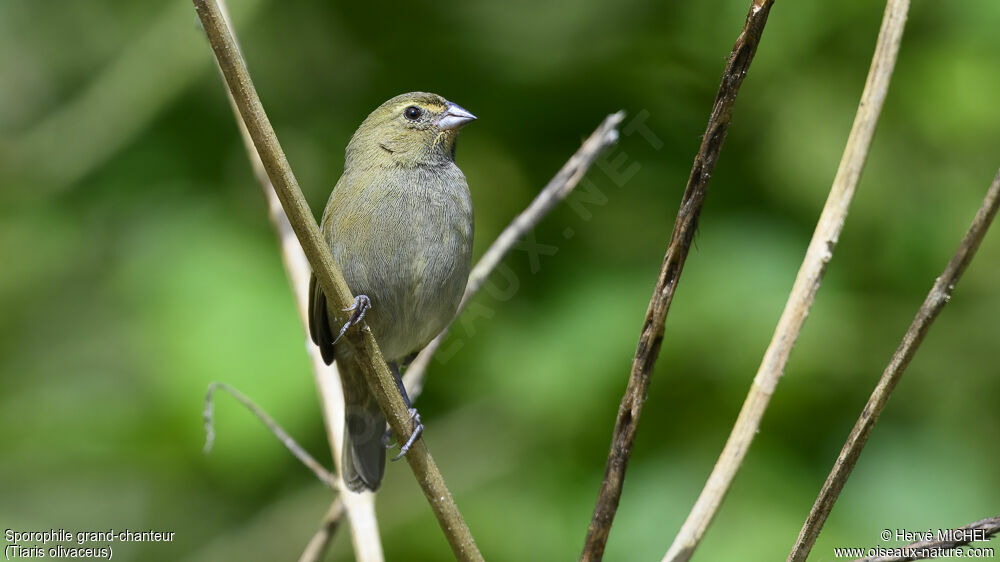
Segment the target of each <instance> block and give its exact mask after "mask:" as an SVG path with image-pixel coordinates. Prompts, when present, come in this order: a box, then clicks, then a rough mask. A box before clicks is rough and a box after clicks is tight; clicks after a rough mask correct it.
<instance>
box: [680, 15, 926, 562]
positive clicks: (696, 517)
mask: <svg viewBox="0 0 1000 562" xmlns="http://www.w3.org/2000/svg"><path fill="white" fill-rule="evenodd" d="M908 9H909V0H889V1H888V3H887V4H886V9H885V15H884V17H883V19H882V27H881V29H880V31H879V35H878V40H877V42H876V45H875V54H874V56H873V58H872V64H871V68H870V70H869V72H868V79H867V81H866V82H865V88H864V91H863V92H862V94H861V102H860V103H859V104H858V111H857V114H856V116H855V118H854V125H853V126H852V127H851V133H850V135H849V136H848V139H847V146H846V147H845V148H844V153H843V156H842V157H841V160H840V167H839V168H838V169H837V175H836V177H835V178H834V180H833V186H832V187H831V189H830V194H829V196H828V198H827V201H826V205H825V206H824V207H823V212H822V214H821V215H820V218H819V222H818V223H817V225H816V230H815V232H814V233H813V237H812V241H810V243H809V248H808V250H806V255H805V258H804V259H803V261H802V265H801V266H800V268H799V272H798V275H797V276H796V278H795V284H794V285H793V286H792V292H791V294H790V295H789V297H788V302H786V303H785V309H784V312H782V314H781V318H780V319H779V320H778V325H777V327H776V328H775V331H774V336H773V337H772V338H771V343H770V344H769V345H768V347H767V351H765V352H764V358H763V360H762V361H761V364H760V368H759V369H758V370H757V374H756V376H755V377H754V381H753V384H752V385H751V387H750V392H749V393H748V394H747V398H746V401H745V402H744V403H743V408H742V409H741V410H740V414H739V417H737V419H736V423H735V425H734V426H733V429H732V432H731V433H730V435H729V439H728V440H727V441H726V445H725V447H724V448H723V450H722V454H721V455H720V456H719V460H718V461H717V462H716V464H715V468H713V469H712V473H711V475H710V476H709V477H708V482H707V483H706V484H705V487H704V489H702V491H701V495H699V497H698V500H697V502H695V505H694V507H693V508H692V510H691V512H690V513H689V514H688V517H687V520H686V521H685V522H684V525H683V526H682V527H681V530H680V532H679V533H678V534H677V537H676V538H675V539H674V542H673V544H672V545H671V546H670V548H669V549H668V550H667V553H666V555H665V556H664V558H663V560H664V562H679V561H686V560H689V559H690V558H691V555H692V553H694V550H695V548H697V546H698V543H699V542H701V538H702V537H703V536H704V534H705V530H706V529H708V526H709V524H711V522H712V518H713V517H715V514H716V512H717V511H718V509H719V506H720V505H721V504H722V500H723V498H724V497H725V495H726V492H727V491H728V490H729V486H730V484H732V481H733V478H734V477H735V476H736V472H737V471H738V470H739V468H740V465H741V464H742V462H743V458H744V457H745V455H746V453H747V451H748V450H749V448H750V443H751V442H752V441H753V438H754V436H755V435H756V433H757V431H758V430H759V429H760V420H761V418H762V417H763V416H764V411H765V410H766V409H767V405H768V403H769V402H770V400H771V396H772V394H773V393H774V390H775V388H776V387H777V385H778V381H779V380H780V379H781V375H782V374H783V373H784V370H785V365H786V363H787V362H788V356H789V354H790V353H791V350H792V346H793V345H794V344H795V340H796V338H798V335H799V331H800V330H801V329H802V324H803V323H804V322H805V319H806V315H807V314H808V312H809V309H810V307H811V306H812V303H813V299H814V298H815V296H816V291H817V290H818V289H819V285H820V282H821V281H822V279H823V274H824V273H825V272H826V266H827V264H828V263H829V261H830V259H831V258H832V257H833V250H834V248H835V247H836V245H837V239H838V237H839V236H840V231H841V229H842V228H843V225H844V220H845V219H846V218H847V211H848V207H849V206H850V202H851V199H852V197H853V196H854V191H855V188H856V187H857V184H858V179H859V178H860V177H861V170H862V169H863V168H864V164H865V160H866V158H867V156H868V148H869V146H870V145H871V141H872V137H873V135H874V134H875V126H876V124H877V123H878V117H879V113H880V112H881V110H882V103H883V102H884V101H885V96H886V92H887V91H888V89H889V81H890V78H891V76H892V70H893V68H894V67H895V64H896V55H897V54H898V52H899V43H900V40H901V39H902V36H903V27H904V23H905V22H906V13H907V10H908Z"/></svg>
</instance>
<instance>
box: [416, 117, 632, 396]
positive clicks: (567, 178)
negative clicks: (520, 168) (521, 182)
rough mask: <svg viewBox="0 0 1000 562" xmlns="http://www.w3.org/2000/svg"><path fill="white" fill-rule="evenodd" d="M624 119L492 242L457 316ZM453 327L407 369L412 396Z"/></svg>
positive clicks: (608, 127)
mask: <svg viewBox="0 0 1000 562" xmlns="http://www.w3.org/2000/svg"><path fill="white" fill-rule="evenodd" d="M623 119H625V112H624V111H619V112H617V113H612V114H611V115H608V116H607V117H605V118H604V121H602V122H601V124H600V125H598V127H597V129H595V130H594V132H593V133H591V134H590V136H589V137H587V140H585V141H584V142H583V145H582V146H581V147H580V148H579V150H577V151H576V153H575V154H573V156H571V157H570V159H569V160H568V161H566V163H565V164H564V165H563V167H562V168H561V169H560V170H559V172H558V173H556V175H555V177H553V178H552V179H551V180H549V183H548V184H546V185H545V187H544V188H542V190H541V191H540V192H539V193H538V195H536V196H535V199H534V200H533V201H532V202H531V204H530V205H528V207H527V208H526V209H525V210H523V211H521V214H519V215H517V217H515V218H514V220H513V221H511V223H510V224H509V225H507V228H505V229H504V230H503V232H501V233H500V236H498V237H497V239H496V240H494V241H493V244H491V245H490V247H489V249H488V250H486V253H485V254H483V257H481V258H479V261H478V262H477V263H476V266H475V267H474V268H472V271H471V272H470V273H469V283H468V284H467V285H466V287H465V294H464V295H462V302H461V303H460V304H459V305H458V311H457V312H456V313H455V318H457V317H458V315H459V314H461V313H462V310H464V309H465V305H467V304H468V303H469V300H471V299H472V297H473V296H474V295H475V294H476V293H477V292H478V291H479V289H480V288H481V287H482V286H483V283H485V282H486V279H487V278H488V277H489V275H490V273H492V272H493V270H494V269H496V267H497V265H499V264H500V260H502V259H503V257H504V256H505V255H507V252H509V251H510V250H511V248H513V247H514V245H515V244H516V243H517V241H518V240H519V239H520V238H521V237H522V236H524V235H525V233H527V232H528V231H530V230H531V229H532V228H535V226H536V225H537V224H538V223H539V221H541V220H542V217H544V216H545V215H546V214H548V212H549V211H551V210H552V208H553V207H555V206H556V205H557V204H558V203H559V202H560V201H562V200H563V199H565V198H566V196H567V195H569V194H570V192H572V191H573V189H574V188H575V187H576V185H577V184H578V183H580V180H581V179H582V178H583V176H584V175H585V174H586V173H587V170H589V169H590V166H591V165H593V163H594V161H595V160H597V157H598V156H600V155H601V153H602V152H604V150H606V149H607V148H608V147H610V146H611V145H613V144H614V143H615V142H617V141H618V129H617V127H618V125H620V124H621V122H622V120H623ZM452 323H454V320H452ZM450 328H451V324H449V325H448V327H446V328H445V329H444V330H442V331H441V333H440V334H438V335H437V337H436V338H434V339H433V340H432V341H431V343H429V344H427V346H426V347H425V348H424V349H423V350H421V351H420V354H419V355H417V358H416V359H414V360H413V363H411V364H410V366H409V368H407V369H406V375H405V376H404V377H403V382H404V383H405V384H406V392H407V393H408V394H409V395H410V398H411V399H413V400H416V398H417V396H418V395H419V394H420V392H421V391H422V390H423V386H424V377H425V376H426V374H427V367H428V365H429V364H430V362H431V358H433V357H434V353H435V352H436V351H437V350H438V348H439V347H441V342H442V341H443V340H444V338H445V336H447V335H448V330H449V329H450Z"/></svg>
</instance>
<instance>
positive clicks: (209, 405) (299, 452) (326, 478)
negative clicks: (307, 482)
mask: <svg viewBox="0 0 1000 562" xmlns="http://www.w3.org/2000/svg"><path fill="white" fill-rule="evenodd" d="M217 390H223V391H225V392H226V393H227V394H229V395H230V396H232V397H233V398H235V399H236V401H237V402H239V403H240V404H243V406H244V407H245V408H246V409H247V410H250V413H252V414H253V415H255V416H257V419H259V420H260V421H261V423H263V424H264V425H265V426H267V428H268V429H269V430H271V433H273V434H274V436H275V437H277V438H278V441H281V443H282V444H283V445H284V446H285V447H286V448H287V449H288V450H289V451H291V453H292V454H293V455H295V458H297V459H299V462H301V463H302V464H304V465H306V467H308V468H309V470H311V471H313V474H315V475H316V478H319V481H320V482H322V483H323V484H324V485H326V486H329V487H331V488H336V482H337V477H336V476H334V475H333V474H331V473H330V471H329V470H327V469H326V468H325V467H324V466H323V465H322V464H320V462H319V461H317V460H316V459H315V458H313V456H312V455H310V454H309V453H307V452H306V450H305V449H303V448H302V446H301V445H299V444H298V443H297V442H296V441H295V439H292V436H291V435H289V434H288V432H286V431H285V430H284V429H282V427H281V426H280V425H278V422H276V421H274V418H272V417H271V416H269V415H268V413H267V412H265V411H264V410H263V409H262V408H261V407H260V406H258V405H257V404H256V403H254V401H253V400H251V399H250V398H248V397H247V395H246V394H243V393H242V392H240V391H238V390H236V389H235V388H233V387H231V386H229V385H228V384H226V383H224V382H213V383H212V384H210V385H208V392H207V393H205V408H204V409H203V410H202V417H203V418H204V419H205V447H204V452H205V453H206V454H207V453H208V452H209V451H211V450H212V445H213V444H215V423H214V421H215V408H214V403H213V402H212V398H214V397H215V391H217Z"/></svg>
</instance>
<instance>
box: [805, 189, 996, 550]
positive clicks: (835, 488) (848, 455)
mask: <svg viewBox="0 0 1000 562" xmlns="http://www.w3.org/2000/svg"><path fill="white" fill-rule="evenodd" d="M998 207H1000V170H998V171H997V175H996V176H995V177H994V178H993V183H991V184H990V187H989V189H988V190H987V191H986V197H985V198H984V199H983V204H982V206H981V207H980V208H979V211H978V212H977V213H976V217H975V218H974V219H973V221H972V224H971V225H970V226H969V229H968V230H967V231H966V233H965V236H964V237H963V238H962V242H961V243H960V244H959V245H958V249H957V250H956V251H955V254H954V255H953V256H952V257H951V261H949V262H948V265H947V266H946V267H945V268H944V271H943V272H942V273H941V275H940V277H938V278H937V279H936V280H935V281H934V285H933V286H932V287H931V290H930V292H929V293H928V294H927V298H925V299H924V302H923V304H922V305H921V306H920V310H918V311H917V315H916V317H914V319H913V322H912V323H911V324H910V327H909V329H908V330H906V334H905V335H904V336H903V341H901V342H900V343H899V347H898V348H896V352H895V353H894V354H893V356H892V360H890V361H889V365H887V366H886V368H885V371H884V372H883V373H882V378H881V379H879V381H878V384H877V385H876V386H875V390H873V391H872V394H871V397H870V398H868V403H867V404H865V407H864V409H863V410H861V416H859V417H858V421H857V422H856V423H855V424H854V428H853V429H851V434H850V435H849V436H848V437H847V441H846V442H845V443H844V447H843V448H842V449H841V450H840V455H839V456H838V457H837V461H836V462H835V463H834V465H833V469H832V470H831V471H830V474H829V476H827V477H826V482H824V483H823V488H822V489H821V490H820V492H819V497H817V498H816V502H815V503H814V504H813V506H812V509H811V510H810V511H809V517H808V518H806V521H805V523H803V525H802V530H801V531H800V532H799V538H798V539H797V540H796V541H795V546H793V547H792V551H791V553H790V554H789V555H788V562H803V561H805V559H806V557H808V556H809V551H810V550H812V547H813V544H815V542H816V537H818V536H819V532H820V530H821V529H822V528H823V523H825V522H826V518H827V516H829V515H830V510H831V509H833V504H834V502H836V501H837V497H838V496H840V492H841V490H843V488H844V483H845V482H847V478H848V477H850V475H851V471H852V470H854V465H855V464H857V462H858V457H860V456H861V450H862V449H863V448H864V446H865V444H866V443H867V442H868V437H869V435H871V432H872V428H874V427H875V422H877V421H878V417H879V415H880V414H881V413H882V410H884V409H885V405H886V403H888V402H889V396H890V395H891V394H892V391H893V390H894V389H895V388H896V384H897V383H898V382H899V379H901V378H902V377H903V372H904V371H905V370H906V367H907V365H909V364H910V360H911V359H913V356H914V355H915V354H916V353H917V348H919V347H920V344H921V343H922V342H923V341H924V336H925V335H927V332H928V330H930V328H931V324H933V323H934V320H935V319H936V318H937V316H938V314H939V313H940V312H941V309H943V308H944V305H945V304H947V303H948V301H949V300H950V299H951V293H952V291H954V289H955V285H956V284H957V283H958V280H959V279H960V278H961V277H962V273H964V272H965V268H966V267H967V266H968V265H969V262H970V261H972V258H973V256H975V254H976V250H977V249H978V248H979V243H980V242H982V240H983V236H985V235H986V231H987V230H989V227H990V224H991V223H992V222H993V218H994V217H995V216H996V213H997V208H998Z"/></svg>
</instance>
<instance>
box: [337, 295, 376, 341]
mask: <svg viewBox="0 0 1000 562" xmlns="http://www.w3.org/2000/svg"><path fill="white" fill-rule="evenodd" d="M371 307H372V301H371V299H369V298H368V295H358V296H356V297H354V304H352V305H351V306H349V307H347V308H345V309H344V312H350V313H351V316H350V317H348V319H347V322H344V325H343V326H342V327H341V328H340V333H339V334H337V337H336V338H335V339H334V340H333V343H335V344H336V343H337V342H339V341H340V338H342V337H344V334H345V333H347V330H348V328H350V327H351V326H356V325H358V324H360V323H361V321H362V320H364V319H365V313H366V312H368V311H369V310H370V309H371Z"/></svg>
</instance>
